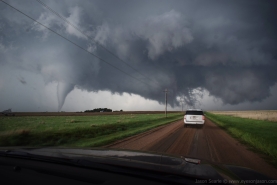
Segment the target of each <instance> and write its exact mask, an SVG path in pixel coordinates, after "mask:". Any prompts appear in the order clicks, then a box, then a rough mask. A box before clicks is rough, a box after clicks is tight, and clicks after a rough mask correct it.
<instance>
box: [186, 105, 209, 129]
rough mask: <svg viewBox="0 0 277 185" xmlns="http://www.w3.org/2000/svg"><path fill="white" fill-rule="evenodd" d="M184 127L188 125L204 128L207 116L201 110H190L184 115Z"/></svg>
mask: <svg viewBox="0 0 277 185" xmlns="http://www.w3.org/2000/svg"><path fill="white" fill-rule="evenodd" d="M184 123H185V124H184V127H187V126H188V125H199V126H204V123H205V116H204V113H203V111H202V110H201V109H188V110H187V111H186V113H185V115H184Z"/></svg>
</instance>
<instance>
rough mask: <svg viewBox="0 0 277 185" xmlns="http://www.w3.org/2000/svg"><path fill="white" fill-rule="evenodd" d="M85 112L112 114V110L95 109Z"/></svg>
mask: <svg viewBox="0 0 277 185" xmlns="http://www.w3.org/2000/svg"><path fill="white" fill-rule="evenodd" d="M85 112H112V109H108V108H97V109H93V110H86V111H85Z"/></svg>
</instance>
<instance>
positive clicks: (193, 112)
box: [186, 111, 204, 115]
mask: <svg viewBox="0 0 277 185" xmlns="http://www.w3.org/2000/svg"><path fill="white" fill-rule="evenodd" d="M187 114H189V115H204V113H203V111H186V115H187Z"/></svg>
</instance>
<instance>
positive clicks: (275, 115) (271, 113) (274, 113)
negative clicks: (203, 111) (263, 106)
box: [211, 110, 277, 122]
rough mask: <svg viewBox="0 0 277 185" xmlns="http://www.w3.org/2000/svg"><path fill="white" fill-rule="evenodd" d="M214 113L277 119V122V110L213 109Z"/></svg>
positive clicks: (270, 119)
mask: <svg viewBox="0 0 277 185" xmlns="http://www.w3.org/2000/svg"><path fill="white" fill-rule="evenodd" d="M211 113H213V114H220V115H229V116H235V117H241V118H249V119H257V120H266V121H275V122H277V110H256V111H211Z"/></svg>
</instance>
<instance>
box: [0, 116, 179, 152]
mask: <svg viewBox="0 0 277 185" xmlns="http://www.w3.org/2000/svg"><path fill="white" fill-rule="evenodd" d="M179 119H182V113H171V114H168V117H167V118H165V117H164V114H123V115H108V116H105V115H99V116H25V117H1V118H0V146H71V147H72V146H73V147H98V146H102V145H106V144H109V143H111V142H114V141H116V140H118V139H122V138H125V137H128V136H131V135H134V134H138V133H141V132H144V131H146V130H149V129H152V128H155V127H158V126H161V125H164V124H167V123H170V122H172V121H175V120H179Z"/></svg>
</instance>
